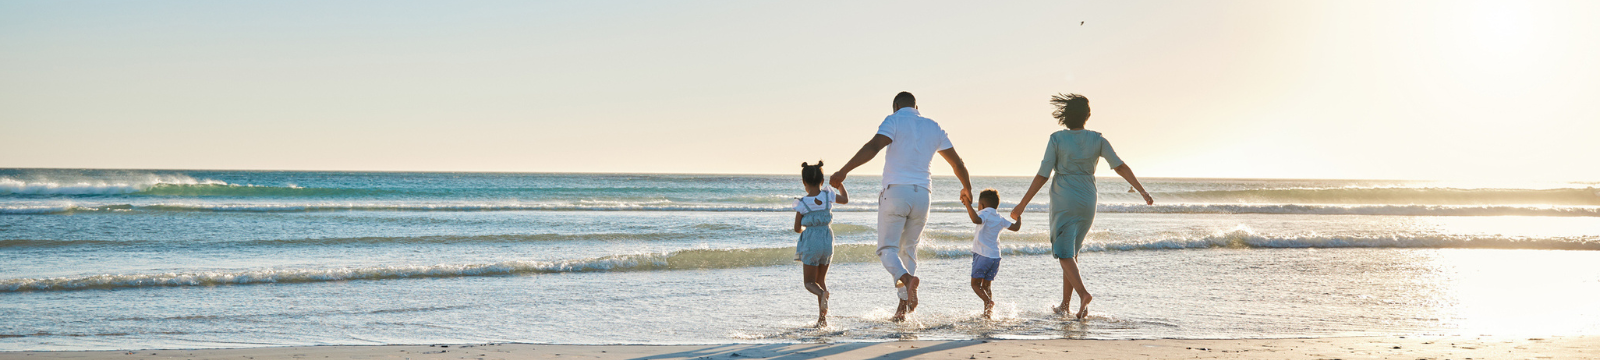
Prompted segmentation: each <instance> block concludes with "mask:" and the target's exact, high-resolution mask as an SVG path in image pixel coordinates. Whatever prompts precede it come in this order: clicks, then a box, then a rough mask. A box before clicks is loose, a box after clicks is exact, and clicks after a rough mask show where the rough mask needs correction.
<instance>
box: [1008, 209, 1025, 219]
mask: <svg viewBox="0 0 1600 360" xmlns="http://www.w3.org/2000/svg"><path fill="white" fill-rule="evenodd" d="M1023 210H1026V209H1023V208H1022V207H1021V206H1018V207H1014V208H1011V218H1012V219H1014V220H1016V222H1022V211H1023Z"/></svg>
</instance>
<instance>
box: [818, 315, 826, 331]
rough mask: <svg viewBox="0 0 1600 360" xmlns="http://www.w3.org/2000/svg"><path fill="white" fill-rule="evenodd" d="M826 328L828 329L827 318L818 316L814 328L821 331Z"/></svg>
mask: <svg viewBox="0 0 1600 360" xmlns="http://www.w3.org/2000/svg"><path fill="white" fill-rule="evenodd" d="M826 327H828V316H827V315H823V316H818V317H817V325H816V328H818V329H821V328H826Z"/></svg>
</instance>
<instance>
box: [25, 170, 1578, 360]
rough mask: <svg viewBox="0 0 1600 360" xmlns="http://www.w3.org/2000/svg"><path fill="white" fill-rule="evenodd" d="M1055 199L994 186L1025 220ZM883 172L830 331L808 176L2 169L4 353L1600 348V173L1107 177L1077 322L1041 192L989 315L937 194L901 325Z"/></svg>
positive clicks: (1010, 181) (841, 223) (846, 264)
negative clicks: (783, 346) (896, 343)
mask: <svg viewBox="0 0 1600 360" xmlns="http://www.w3.org/2000/svg"><path fill="white" fill-rule="evenodd" d="M1029 180H1030V179H1028V178H1021V177H979V178H976V179H975V180H974V183H975V186H977V187H979V188H983V187H993V188H997V189H999V191H1000V194H1001V199H1002V202H1003V203H1004V204H1003V205H1002V208H1009V207H1010V205H1009V204H1011V203H1014V202H1015V201H1016V199H1017V197H1018V196H1019V195H1020V194H1021V193H1022V191H1023V187H1024V186H1026V185H1027V181H1029ZM877 181H878V179H877V178H875V177H869V176H858V177H852V178H851V180H850V182H849V183H848V184H847V188H848V189H849V190H851V191H853V195H856V196H855V198H856V201H855V202H852V203H851V204H849V205H844V206H841V207H840V209H839V213H838V216H836V220H835V223H834V224H835V225H834V231H835V233H836V234H837V235H838V239H837V240H836V243H837V244H838V248H837V250H836V253H837V255H836V257H837V258H836V262H837V263H838V264H837V265H835V266H834V269H833V271H832V272H831V273H830V276H829V279H830V282H831V283H832V286H831V287H832V288H834V291H835V293H836V295H835V298H834V301H833V307H834V310H833V314H834V315H835V320H834V321H833V325H832V326H831V327H829V328H825V329H809V328H807V327H805V326H804V325H806V324H808V323H809V322H810V321H811V320H813V319H814V314H815V313H814V311H815V308H814V306H815V303H814V301H813V300H811V299H810V298H809V294H807V293H806V292H805V290H804V289H803V288H801V287H800V286H799V277H800V274H799V269H798V266H796V265H795V263H794V262H793V261H792V255H793V248H792V247H793V244H794V241H795V239H796V235H795V234H794V233H793V232H792V231H790V230H789V229H790V226H792V221H793V215H792V214H791V211H792V210H789V206H790V205H789V204H790V202H791V201H792V199H793V198H794V197H796V196H799V195H800V193H801V191H802V190H801V188H800V185H799V177H798V176H797V175H795V176H769V175H644V174H503V173H381V172H256V171H167V170H40V169H0V257H3V258H4V259H7V260H5V261H3V262H0V304H3V305H0V350H34V349H137V348H171V347H238V346H270V345H313V344H397V343H404V344H419V343H437V342H486V341H514V342H534V343H652V344H657V343H728V342H794V341H885V340H894V339H905V338H924V339H970V338H1059V337H1072V338H1096V339H1126V338H1237V337H1301V336H1335V335H1354V334H1395V333H1407V334H1409V333H1472V334H1527V333H1537V334H1557V335H1559V334H1577V333H1594V332H1596V331H1597V330H1600V313H1597V312H1596V310H1593V309H1591V308H1592V306H1588V305H1587V303H1586V302H1581V301H1578V302H1575V301H1576V300H1574V299H1582V298H1589V299H1592V298H1593V297H1594V296H1596V295H1600V270H1597V269H1596V267H1594V266H1592V264H1594V263H1600V262H1597V261H1600V252H1595V251H1593V250H1600V189H1596V186H1597V185H1596V184H1595V183H1542V184H1514V185H1506V184H1471V183H1440V182H1415V181H1359V180H1251V179H1147V180H1146V182H1145V184H1146V187H1147V188H1148V189H1150V190H1151V192H1152V194H1153V196H1154V197H1155V198H1156V201H1157V202H1158V204H1157V205H1156V206H1145V205H1142V204H1137V203H1135V201H1137V197H1136V196H1135V195H1134V194H1129V193H1127V192H1126V191H1127V185H1126V184H1125V183H1122V182H1121V180H1120V179H1112V178H1102V179H1100V180H1099V190H1100V199H1101V206H1100V212H1101V214H1100V215H1099V218H1098V219H1097V221H1096V226H1095V230H1094V231H1093V232H1092V233H1091V235H1090V239H1089V241H1088V242H1087V245H1086V250H1087V251H1088V253H1086V255H1084V257H1083V259H1082V261H1083V268H1084V271H1085V275H1086V277H1087V278H1086V281H1087V282H1088V284H1089V286H1090V290H1091V291H1094V292H1095V294H1096V302H1095V307H1094V308H1093V310H1094V311H1095V316H1094V317H1092V318H1091V319H1090V320H1089V321H1087V322H1082V323H1080V322H1075V321H1063V320H1061V319H1058V318H1055V317H1053V316H1051V315H1050V314H1049V313H1048V311H1047V309H1048V307H1049V305H1051V304H1052V303H1054V302H1055V301H1057V300H1058V299H1059V296H1060V275H1059V273H1060V270H1059V269H1058V268H1057V267H1056V265H1055V263H1054V260H1053V259H1051V258H1050V257H1049V255H1048V254H1049V250H1050V249H1049V244H1048V243H1047V239H1046V237H1045V235H1044V229H1043V226H1042V222H1043V221H1044V218H1045V214H1044V213H1043V210H1044V209H1045V208H1047V207H1048V204H1044V203H1038V202H1036V203H1035V204H1033V205H1031V208H1030V212H1029V213H1028V215H1027V216H1026V217H1025V218H1024V227H1023V231H1021V232H1018V233H1010V232H1007V233H1005V234H1004V235H1002V237H1001V243H1002V248H1003V251H1004V252H1005V254H1006V256H1007V258H1006V260H1005V262H1003V264H1002V267H1001V271H1000V277H999V278H998V279H997V281H996V282H995V293H996V296H997V298H998V300H999V301H1000V304H1001V317H1000V318H999V319H998V320H996V321H988V322H986V321H980V320H977V319H976V314H977V311H978V310H979V309H978V306H977V303H978V301H977V300H976V297H975V296H973V295H972V294H971V293H970V290H968V289H966V285H965V283H966V279H965V271H966V270H967V266H968V264H967V261H966V257H967V256H969V255H968V252H967V249H968V247H969V246H970V238H971V231H972V227H971V224H970V223H969V222H967V220H966V215H965V214H964V213H963V211H964V210H961V208H960V204H959V203H958V202H956V201H955V200H956V196H955V192H956V190H958V186H957V185H956V184H955V182H954V180H953V179H949V178H940V179H936V181H935V185H934V187H935V192H934V198H935V203H934V210H933V211H934V214H933V215H932V220H931V221H930V223H929V225H928V231H927V232H926V233H925V235H924V238H925V239H924V245H923V246H922V251H921V257H922V258H923V259H924V262H925V265H923V267H922V269H923V270H922V271H923V272H924V273H925V275H924V277H925V278H927V279H928V280H925V281H927V282H928V284H929V285H928V286H929V288H928V291H925V294H926V295H924V298H925V300H924V302H925V305H924V308H922V309H921V310H919V312H918V313H917V314H916V315H915V316H914V317H913V320H912V321H910V322H907V323H904V324H896V323H890V322H887V321H886V319H887V317H888V315H889V313H890V312H891V311H892V310H893V308H892V306H893V305H894V303H893V294H892V293H891V290H890V286H891V285H890V284H888V280H886V278H887V274H886V273H885V272H884V271H883V270H882V269H881V267H879V265H877V264H875V263H873V261H874V259H873V257H872V256H871V253H872V251H873V250H872V245H871V244H872V243H874V235H873V226H874V225H875V224H874V223H875V214H874V213H873V211H875V208H876V204H875V203H873V202H872V199H873V198H874V196H871V195H870V194H874V193H875V190H876V188H877V187H878V184H877ZM1040 200H1047V198H1042V199H1040ZM1490 289H1492V290H1493V291H1490ZM1511 290H1516V291H1517V292H1518V297H1516V298H1515V299H1517V300H1516V301H1515V302H1509V301H1512V300H1507V299H1508V298H1509V297H1508V296H1504V295H1500V294H1503V293H1508V292H1510V291H1511ZM1490 309H1493V310H1492V311H1491V310H1490Z"/></svg>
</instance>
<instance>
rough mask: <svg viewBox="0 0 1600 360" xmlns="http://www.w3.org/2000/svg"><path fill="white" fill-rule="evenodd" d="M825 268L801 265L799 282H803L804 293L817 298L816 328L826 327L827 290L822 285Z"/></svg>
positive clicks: (824, 266) (825, 274)
mask: <svg viewBox="0 0 1600 360" xmlns="http://www.w3.org/2000/svg"><path fill="white" fill-rule="evenodd" d="M827 268H828V267H827V266H826V265H823V266H811V265H801V269H802V270H801V277H802V278H803V279H801V281H804V282H805V285H806V291H810V292H811V294H812V295H816V296H817V327H823V326H828V320H827V319H828V290H827V288H826V287H824V286H823V285H822V279H824V278H826V277H827V273H826V271H827Z"/></svg>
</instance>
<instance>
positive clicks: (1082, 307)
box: [1078, 294, 1094, 320]
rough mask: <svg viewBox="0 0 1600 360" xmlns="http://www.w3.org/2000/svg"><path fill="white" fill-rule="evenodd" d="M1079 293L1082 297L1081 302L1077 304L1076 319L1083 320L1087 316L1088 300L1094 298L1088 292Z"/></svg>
mask: <svg viewBox="0 0 1600 360" xmlns="http://www.w3.org/2000/svg"><path fill="white" fill-rule="evenodd" d="M1079 295H1080V296H1082V297H1083V302H1082V303H1079V304H1078V320H1083V319H1084V318H1087V317H1089V301H1091V300H1094V297H1093V296H1089V294H1079Z"/></svg>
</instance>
